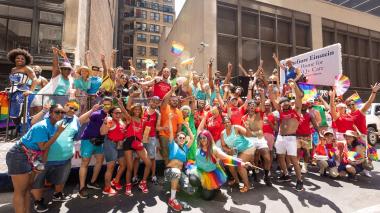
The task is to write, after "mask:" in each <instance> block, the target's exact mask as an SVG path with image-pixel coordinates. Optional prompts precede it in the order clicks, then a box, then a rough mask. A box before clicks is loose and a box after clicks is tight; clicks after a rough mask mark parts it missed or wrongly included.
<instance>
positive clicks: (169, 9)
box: [162, 5, 174, 13]
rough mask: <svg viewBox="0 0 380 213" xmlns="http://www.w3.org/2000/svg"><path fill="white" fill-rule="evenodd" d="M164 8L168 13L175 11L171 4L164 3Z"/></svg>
mask: <svg viewBox="0 0 380 213" xmlns="http://www.w3.org/2000/svg"><path fill="white" fill-rule="evenodd" d="M162 10H163V11H164V12H166V13H174V9H173V7H172V6H169V5H164V6H163V7H162Z"/></svg>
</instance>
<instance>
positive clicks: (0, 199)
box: [0, 162, 380, 213]
mask: <svg viewBox="0 0 380 213" xmlns="http://www.w3.org/2000/svg"><path fill="white" fill-rule="evenodd" d="M374 166H375V170H374V171H372V175H373V177H372V178H367V177H364V176H361V175H359V176H358V181H349V180H347V179H344V178H343V179H331V178H328V177H320V176H319V174H318V173H317V168H316V167H313V168H311V169H310V171H309V173H308V174H307V175H306V176H305V180H304V184H305V189H306V190H305V191H302V192H297V191H296V190H295V189H294V187H295V182H294V181H292V182H290V183H281V184H280V183H277V182H276V181H275V180H274V181H273V182H274V185H273V187H266V186H265V185H264V183H263V181H261V182H260V183H253V188H252V189H251V190H250V191H249V192H247V193H240V192H239V190H238V188H229V187H227V186H225V187H223V188H222V190H221V192H220V193H219V194H218V195H217V197H216V198H215V199H214V200H213V201H204V200H202V199H201V198H200V197H199V196H198V195H197V194H195V195H192V196H189V195H186V194H184V193H182V192H181V193H179V194H178V198H179V199H180V200H181V201H186V202H187V203H188V204H189V206H190V207H191V209H188V210H186V211H184V212H207V213H214V212H215V213H222V212H234V213H247V212H281V213H283V212H323V213H328V212H344V213H345V212H355V213H372V212H380V162H375V163H374ZM273 176H274V177H277V176H278V174H273ZM76 177H77V176H75V177H71V178H70V181H69V184H68V185H67V187H66V189H65V192H66V193H69V194H71V196H72V197H73V198H72V199H71V200H70V201H67V202H64V203H56V202H54V203H52V202H50V203H49V208H50V211H49V212H73V213H77V212H91V213H98V212H99V213H103V212H153V213H160V212H172V210H171V209H170V208H169V207H168V206H167V204H166V201H167V200H168V196H169V194H168V193H165V192H164V190H163V187H162V186H161V185H158V186H156V185H153V184H150V185H149V190H150V192H149V194H143V193H142V192H141V191H140V190H138V188H137V187H134V189H133V193H134V196H133V197H126V196H125V195H124V194H123V192H120V193H119V194H118V195H115V196H113V197H108V196H104V195H102V193H101V190H98V191H96V190H92V191H91V193H92V196H91V198H89V199H81V198H79V197H77V194H76V193H77V192H78V185H77V183H76V182H77V181H76ZM292 178H293V180H294V178H295V177H294V176H293V177H292ZM161 181H162V180H161ZM51 194H52V190H51V189H47V190H46V192H45V200H48V201H51ZM11 199H12V193H11V192H5V193H0V213H3V212H4V213H5V212H6V213H8V212H12V206H11Z"/></svg>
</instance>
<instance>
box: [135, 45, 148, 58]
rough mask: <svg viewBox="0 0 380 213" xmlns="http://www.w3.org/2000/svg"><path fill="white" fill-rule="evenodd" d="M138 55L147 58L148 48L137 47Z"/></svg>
mask: <svg viewBox="0 0 380 213" xmlns="http://www.w3.org/2000/svg"><path fill="white" fill-rule="evenodd" d="M137 54H138V55H139V56H145V55H146V47H144V46H137Z"/></svg>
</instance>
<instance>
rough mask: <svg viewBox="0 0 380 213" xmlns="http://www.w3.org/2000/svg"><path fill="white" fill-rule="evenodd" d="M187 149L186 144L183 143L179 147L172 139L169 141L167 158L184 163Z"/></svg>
mask: <svg viewBox="0 0 380 213" xmlns="http://www.w3.org/2000/svg"><path fill="white" fill-rule="evenodd" d="M188 151H189V148H188V147H187V145H185V144H184V145H183V147H182V148H181V147H180V146H179V145H178V144H177V143H176V142H175V141H174V140H173V141H171V142H170V143H169V160H174V159H175V160H179V161H181V162H182V163H186V161H187V158H186V155H187V153H188Z"/></svg>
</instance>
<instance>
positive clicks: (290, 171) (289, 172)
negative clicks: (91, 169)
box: [288, 166, 293, 175]
mask: <svg viewBox="0 0 380 213" xmlns="http://www.w3.org/2000/svg"><path fill="white" fill-rule="evenodd" d="M292 173H293V166H290V167H289V168H288V174H289V175H291V174H292Z"/></svg>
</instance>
